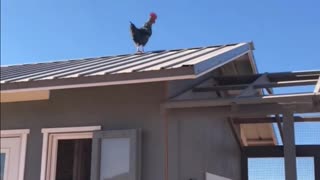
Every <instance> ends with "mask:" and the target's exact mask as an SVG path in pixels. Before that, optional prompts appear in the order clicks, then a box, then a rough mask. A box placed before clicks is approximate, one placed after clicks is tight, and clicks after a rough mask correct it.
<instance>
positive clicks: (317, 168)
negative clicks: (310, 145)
mask: <svg viewBox="0 0 320 180" xmlns="http://www.w3.org/2000/svg"><path fill="white" fill-rule="evenodd" d="M314 178H315V180H320V156H315V157H314Z"/></svg>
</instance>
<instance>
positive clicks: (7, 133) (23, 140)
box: [0, 129, 30, 180]
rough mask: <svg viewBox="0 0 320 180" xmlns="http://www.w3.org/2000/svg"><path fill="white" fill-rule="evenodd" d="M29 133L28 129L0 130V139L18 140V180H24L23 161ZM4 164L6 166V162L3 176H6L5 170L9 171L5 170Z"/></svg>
mask: <svg viewBox="0 0 320 180" xmlns="http://www.w3.org/2000/svg"><path fill="white" fill-rule="evenodd" d="M29 133H30V129H11V130H0V139H2V138H19V139H20V155H19V156H20V157H19V170H18V172H19V174H18V180H23V179H24V171H25V161H26V153H27V139H28V134H29ZM1 152H2V151H1ZM3 152H4V151H3ZM4 153H7V152H4ZM9 153H10V152H8V154H9ZM6 164H8V162H5V167H4V176H6V175H7V174H8V172H6V170H9V169H6Z"/></svg>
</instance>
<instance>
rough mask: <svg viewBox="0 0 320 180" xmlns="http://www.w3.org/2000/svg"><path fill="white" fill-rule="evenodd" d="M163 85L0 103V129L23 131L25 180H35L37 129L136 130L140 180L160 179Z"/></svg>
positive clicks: (69, 92) (39, 139)
mask: <svg viewBox="0 0 320 180" xmlns="http://www.w3.org/2000/svg"><path fill="white" fill-rule="evenodd" d="M163 92H164V83H148V84H139V85H124V86H109V87H100V88H83V89H70V90H59V91H53V92H52V93H51V97H50V100H49V101H34V102H19V103H6V104H1V129H19V128H28V129H30V134H29V136H28V144H27V154H26V156H27V157H26V169H25V180H38V179H40V167H41V150H42V149H41V148H42V133H41V128H52V127H64V126H66V127H68V126H69V127H70V126H93V125H102V128H103V130H110V129H132V128H142V129H143V135H142V137H143V139H142V153H143V157H142V177H143V180H149V179H153V180H163V176H164V173H163V167H164V156H163V154H164V153H163V149H164V147H163V144H164V141H163V125H162V122H163V121H161V117H160V103H161V102H163V101H164V94H163Z"/></svg>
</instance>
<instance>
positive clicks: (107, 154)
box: [41, 126, 140, 180]
mask: <svg viewBox="0 0 320 180" xmlns="http://www.w3.org/2000/svg"><path fill="white" fill-rule="evenodd" d="M100 129H101V127H100V126H91V127H72V128H50V129H43V130H42V132H43V134H44V139H43V155H42V169H41V180H88V179H90V178H91V180H105V179H109V180H115V179H118V178H121V179H123V180H126V179H128V180H136V179H138V178H139V175H140V174H139V173H138V172H139V169H140V166H139V164H138V163H139V162H140V161H139V160H138V158H139V157H140V154H139V153H138V152H139V149H140V140H139V139H140V138H139V137H140V135H139V131H138V130H112V131H99V130H100Z"/></svg>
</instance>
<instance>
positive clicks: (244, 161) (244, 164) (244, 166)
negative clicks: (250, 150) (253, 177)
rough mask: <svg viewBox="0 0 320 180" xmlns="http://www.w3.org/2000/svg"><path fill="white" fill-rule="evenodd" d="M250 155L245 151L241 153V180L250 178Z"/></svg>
mask: <svg viewBox="0 0 320 180" xmlns="http://www.w3.org/2000/svg"><path fill="white" fill-rule="evenodd" d="M248 170H249V167H248V157H247V156H246V155H245V153H243V151H242V153H241V180H248V179H249V175H248V173H249V172H248Z"/></svg>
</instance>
